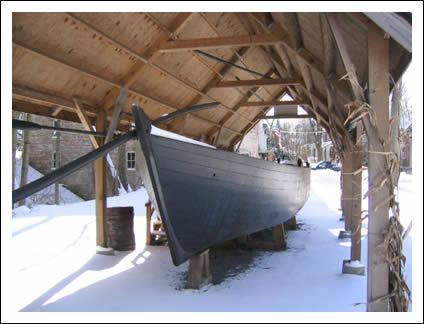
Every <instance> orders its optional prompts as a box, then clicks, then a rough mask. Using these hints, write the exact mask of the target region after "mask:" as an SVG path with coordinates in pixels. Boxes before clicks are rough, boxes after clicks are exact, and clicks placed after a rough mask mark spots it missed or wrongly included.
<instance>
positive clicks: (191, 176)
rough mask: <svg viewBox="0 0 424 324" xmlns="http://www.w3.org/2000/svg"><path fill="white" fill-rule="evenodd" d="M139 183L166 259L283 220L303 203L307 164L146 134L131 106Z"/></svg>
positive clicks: (147, 127)
mask: <svg viewBox="0 0 424 324" xmlns="http://www.w3.org/2000/svg"><path fill="white" fill-rule="evenodd" d="M133 115H134V121H135V125H136V130H137V133H138V138H139V141H140V147H141V152H142V154H140V158H138V159H137V162H138V166H139V169H140V170H141V173H142V178H143V182H144V186H145V188H146V190H147V192H148V195H149V197H150V199H151V201H152V203H153V205H154V207H155V209H156V210H157V211H158V212H159V214H160V216H161V219H162V222H163V224H164V227H165V231H166V233H167V237H168V243H169V248H170V251H171V256H172V260H173V263H174V265H176V266H177V265H180V264H181V263H183V262H184V261H186V260H188V259H189V258H190V257H192V256H193V255H195V254H197V253H199V252H202V251H204V250H206V249H207V248H208V247H210V246H213V245H215V244H218V243H221V242H223V241H226V240H230V239H234V238H238V237H240V236H242V235H245V234H251V233H254V232H257V231H260V230H264V229H267V228H270V227H272V226H275V225H278V224H282V223H284V222H285V221H287V220H289V219H290V218H292V217H293V216H295V215H296V213H297V212H298V211H299V210H300V209H301V208H302V207H303V205H304V204H305V202H306V200H307V198H308V196H309V186H310V169H309V168H306V167H303V166H301V167H298V166H295V165H289V164H277V163H273V162H270V161H264V160H260V159H255V158H251V157H247V156H243V155H239V154H235V153H232V152H227V151H222V150H218V149H214V148H211V147H207V146H200V145H196V144H194V143H188V142H182V141H179V140H176V139H172V138H166V137H162V136H156V135H152V134H151V131H152V125H151V122H150V120H149V118H148V117H147V116H146V115H145V114H144V112H143V111H142V109H141V108H137V107H134V108H133Z"/></svg>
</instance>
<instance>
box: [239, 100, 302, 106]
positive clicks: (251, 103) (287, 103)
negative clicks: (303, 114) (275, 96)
mask: <svg viewBox="0 0 424 324" xmlns="http://www.w3.org/2000/svg"><path fill="white" fill-rule="evenodd" d="M308 104H309V103H308V102H304V101H280V100H270V101H263V102H260V101H249V102H245V103H243V104H241V105H240V107H268V106H272V107H287V106H290V107H291V106H293V105H298V106H307V105H308Z"/></svg>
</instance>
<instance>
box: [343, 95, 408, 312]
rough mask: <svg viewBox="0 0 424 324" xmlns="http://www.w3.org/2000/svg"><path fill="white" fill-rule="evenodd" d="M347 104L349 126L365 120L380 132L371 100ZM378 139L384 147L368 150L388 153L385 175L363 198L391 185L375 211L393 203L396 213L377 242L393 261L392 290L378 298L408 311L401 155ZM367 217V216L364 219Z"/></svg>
mask: <svg viewBox="0 0 424 324" xmlns="http://www.w3.org/2000/svg"><path fill="white" fill-rule="evenodd" d="M346 108H347V109H348V110H349V113H348V117H347V118H346V121H345V123H344V125H345V126H346V125H347V126H348V127H349V128H354V127H355V126H356V124H357V123H358V122H360V121H362V122H363V124H364V126H365V127H364V128H365V131H367V134H368V135H369V134H370V131H371V133H372V134H377V136H378V129H377V126H376V123H375V112H374V110H373V109H372V107H371V106H370V105H369V104H368V103H366V102H361V101H358V100H356V101H353V102H351V103H348V104H347V105H346ZM365 118H368V120H369V122H368V123H366V122H364V119H365ZM367 127H368V129H367ZM361 136H362V135H361ZM378 140H379V142H380V143H381V148H382V149H381V150H368V151H367V152H368V154H378V155H381V156H383V157H385V159H384V162H385V163H384V166H383V169H382V170H381V171H380V172H384V177H382V180H381V182H380V183H374V184H373V185H372V187H370V188H369V190H368V192H367V193H365V195H364V197H363V199H365V198H367V197H368V196H369V195H370V194H373V193H376V192H377V191H379V190H382V189H383V188H384V187H385V186H388V188H389V194H388V196H387V198H386V199H384V201H382V202H380V204H378V205H377V206H375V208H374V212H375V211H377V210H378V209H379V208H380V207H381V206H383V205H385V204H387V203H389V207H390V209H391V210H392V216H390V218H389V223H388V225H387V227H386V228H385V229H384V230H383V232H382V233H381V234H382V235H383V238H384V239H383V242H382V243H381V244H380V245H378V246H377V250H376V257H381V258H383V259H384V260H385V261H386V262H387V263H388V264H389V293H388V294H387V295H386V296H382V297H380V298H378V301H381V300H388V301H389V307H390V311H394V312H406V311H408V306H409V303H410V302H411V291H410V289H409V288H408V286H407V284H406V282H405V278H404V276H403V269H404V266H405V262H406V257H405V256H404V254H403V252H402V249H403V240H404V238H405V237H406V235H407V232H408V231H409V228H410V226H409V227H408V229H407V230H406V231H405V230H404V228H403V226H402V225H401V224H400V221H399V216H400V209H399V203H398V202H397V201H396V195H395V189H396V187H397V183H395V182H394V181H393V179H394V177H393V173H394V172H396V169H397V167H398V165H399V157H398V155H397V154H396V153H394V152H392V151H390V150H388V149H386V148H387V147H389V144H390V143H385V142H384V141H383V140H381V138H380V136H378ZM365 218H366V217H364V218H363V219H362V220H361V223H362V221H363V220H364V219H365ZM361 223H360V224H359V226H358V228H355V229H353V231H354V232H356V231H358V230H360V228H361ZM376 301H377V300H374V301H371V303H372V302H376Z"/></svg>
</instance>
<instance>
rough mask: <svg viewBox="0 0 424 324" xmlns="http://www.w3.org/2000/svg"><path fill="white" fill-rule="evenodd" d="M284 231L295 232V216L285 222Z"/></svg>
mask: <svg viewBox="0 0 424 324" xmlns="http://www.w3.org/2000/svg"><path fill="white" fill-rule="evenodd" d="M284 229H285V230H287V231H295V230H297V221H296V216H293V217H292V218H290V219H289V220H288V221H287V222H285V223H284Z"/></svg>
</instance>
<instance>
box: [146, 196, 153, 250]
mask: <svg viewBox="0 0 424 324" xmlns="http://www.w3.org/2000/svg"><path fill="white" fill-rule="evenodd" d="M145 206H146V245H152V231H151V224H152V202H151V201H150V200H149V201H148V202H146V205H145Z"/></svg>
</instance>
